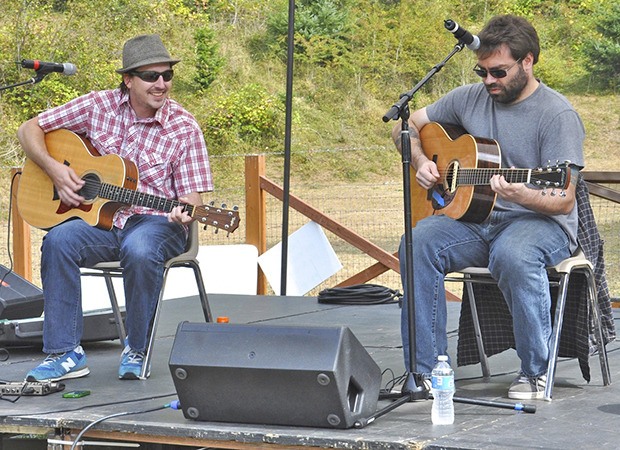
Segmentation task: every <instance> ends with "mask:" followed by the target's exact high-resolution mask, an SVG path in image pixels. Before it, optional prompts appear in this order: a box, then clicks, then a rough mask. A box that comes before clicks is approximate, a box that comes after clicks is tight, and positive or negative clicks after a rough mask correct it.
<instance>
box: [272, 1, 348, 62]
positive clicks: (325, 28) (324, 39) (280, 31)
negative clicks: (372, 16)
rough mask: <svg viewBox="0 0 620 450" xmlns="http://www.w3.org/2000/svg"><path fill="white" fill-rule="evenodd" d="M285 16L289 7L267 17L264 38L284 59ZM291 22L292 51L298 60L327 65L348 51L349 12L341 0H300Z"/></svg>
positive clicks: (285, 41)
mask: <svg viewBox="0 0 620 450" xmlns="http://www.w3.org/2000/svg"><path fill="white" fill-rule="evenodd" d="M288 18H289V11H288V9H287V8H282V9H280V10H279V11H278V12H277V13H276V14H274V15H272V16H271V17H270V18H269V19H268V20H267V39H269V40H270V42H271V46H272V48H273V49H274V51H275V53H276V54H277V55H278V56H279V57H280V58H281V59H282V60H283V61H286V54H287V36H288ZM294 24H295V27H294V31H295V33H294V35H295V37H294V41H295V43H294V46H295V50H294V52H295V57H296V58H299V59H300V60H301V61H307V62H309V63H311V64H318V65H326V64H328V63H331V62H334V61H336V60H339V59H341V58H342V57H343V56H345V55H346V54H347V53H348V43H349V39H350V31H351V22H350V13H349V10H348V9H347V8H346V5H345V4H344V3H343V2H342V1H338V0H305V1H299V2H298V4H297V6H296V11H295V19H294Z"/></svg>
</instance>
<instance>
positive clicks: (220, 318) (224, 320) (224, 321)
mask: <svg viewBox="0 0 620 450" xmlns="http://www.w3.org/2000/svg"><path fill="white" fill-rule="evenodd" d="M217 323H228V317H226V316H220V317H218V318H217Z"/></svg>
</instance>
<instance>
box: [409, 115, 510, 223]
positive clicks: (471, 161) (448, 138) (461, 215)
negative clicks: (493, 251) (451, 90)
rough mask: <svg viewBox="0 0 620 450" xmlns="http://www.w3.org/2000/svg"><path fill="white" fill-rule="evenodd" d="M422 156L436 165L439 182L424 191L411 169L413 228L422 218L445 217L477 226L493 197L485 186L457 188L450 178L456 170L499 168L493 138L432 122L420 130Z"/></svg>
mask: <svg viewBox="0 0 620 450" xmlns="http://www.w3.org/2000/svg"><path fill="white" fill-rule="evenodd" d="M420 140H421V142H422V149H423V150H424V154H425V155H426V156H427V157H428V158H429V159H431V160H434V161H435V163H436V164H437V168H438V170H439V173H440V175H441V176H442V179H441V180H440V181H439V182H438V183H437V184H436V185H435V187H433V189H431V190H429V191H427V190H426V189H423V188H422V187H421V186H420V185H419V184H418V183H417V182H415V169H413V167H412V168H411V169H410V171H411V174H412V175H411V176H412V180H414V181H413V182H412V183H411V211H412V212H411V222H412V226H415V224H416V223H417V222H418V221H420V220H422V219H423V218H425V217H428V216H431V215H437V214H444V215H446V216H448V217H452V218H453V219H457V220H463V221H467V222H476V223H480V222H482V221H484V220H485V219H486V218H487V217H488V216H489V214H490V213H491V211H492V210H493V205H494V204H495V197H496V194H495V193H494V192H493V191H492V190H491V187H490V186H488V185H458V184H457V183H456V180H455V179H454V178H453V177H452V175H453V174H454V173H456V172H457V171H458V168H461V167H462V168H483V169H494V168H498V167H500V163H501V156H500V149H499V145H498V144H497V142H496V141H494V140H492V139H484V138H477V137H474V136H471V135H469V134H467V133H466V132H465V130H463V129H462V128H460V127H457V126H452V125H445V126H444V125H440V124H438V123H435V122H431V123H429V124H427V125H426V126H424V127H423V128H422V130H421V131H420Z"/></svg>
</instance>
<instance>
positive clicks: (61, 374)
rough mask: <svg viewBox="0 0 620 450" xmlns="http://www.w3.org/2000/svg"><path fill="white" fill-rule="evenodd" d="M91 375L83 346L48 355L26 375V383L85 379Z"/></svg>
mask: <svg viewBox="0 0 620 450" xmlns="http://www.w3.org/2000/svg"><path fill="white" fill-rule="evenodd" d="M89 373H90V370H89V369H88V367H87V366H86V354H85V353H84V350H83V349H82V346H77V347H76V348H75V349H73V350H71V351H70V352H65V353H57V354H52V355H48V356H47V358H45V360H44V361H43V362H42V363H41V364H39V366H38V367H36V368H34V369H32V370H31V371H30V372H28V375H26V381H59V380H66V379H68V378H80V377H85V376H86V375H88V374H89Z"/></svg>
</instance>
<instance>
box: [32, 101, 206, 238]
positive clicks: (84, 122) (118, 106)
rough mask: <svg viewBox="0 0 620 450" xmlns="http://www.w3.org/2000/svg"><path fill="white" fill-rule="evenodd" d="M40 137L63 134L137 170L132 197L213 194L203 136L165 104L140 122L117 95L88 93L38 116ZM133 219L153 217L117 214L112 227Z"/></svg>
mask: <svg viewBox="0 0 620 450" xmlns="http://www.w3.org/2000/svg"><path fill="white" fill-rule="evenodd" d="M38 119H39V125H40V126H41V128H42V129H43V130H44V131H45V132H49V131H53V130H56V129H59V128H66V129H68V130H70V131H73V132H74V133H77V134H79V135H81V136H84V137H86V138H88V139H89V140H90V142H91V143H92V144H93V146H94V147H95V149H97V151H98V152H99V153H100V154H101V155H106V154H111V153H112V154H116V155H119V156H121V157H123V158H125V159H128V160H130V161H132V162H133V163H134V164H135V165H136V166H137V168H138V173H139V182H138V191H140V192H144V193H146V194H150V195H154V196H158V197H164V198H167V199H177V198H179V197H181V196H183V195H187V194H189V193H191V192H205V191H211V190H213V178H212V175H211V168H210V165H209V155H208V153H207V146H206V144H205V141H204V136H203V134H202V131H201V130H200V127H199V126H198V123H197V122H196V120H195V119H194V117H193V116H192V115H191V114H190V113H189V112H187V111H186V110H185V109H184V108H183V107H181V105H179V104H178V103H177V102H175V101H174V100H171V99H168V101H166V103H165V104H164V106H162V107H161V108H160V109H159V110H158V111H157V113H156V114H155V117H152V118H146V119H140V118H138V117H137V116H136V113H135V112H134V110H133V108H132V107H131V105H130V104H129V95H128V94H122V93H121V91H120V89H115V90H106V91H98V92H91V93H89V94H86V95H83V96H81V97H78V98H76V99H74V100H71V101H70V102H68V103H66V104H64V105H61V106H58V107H56V108H52V109H50V110H48V111H45V112H43V113H41V114H40V115H39V117H38ZM133 214H159V215H165V213H164V212H161V211H156V210H153V209H150V208H145V207H138V206H129V207H126V208H121V209H120V210H119V211H117V213H116V215H115V217H114V225H115V226H117V227H118V228H123V226H124V225H125V222H126V221H127V219H128V218H129V217H130V216H132V215H133Z"/></svg>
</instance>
